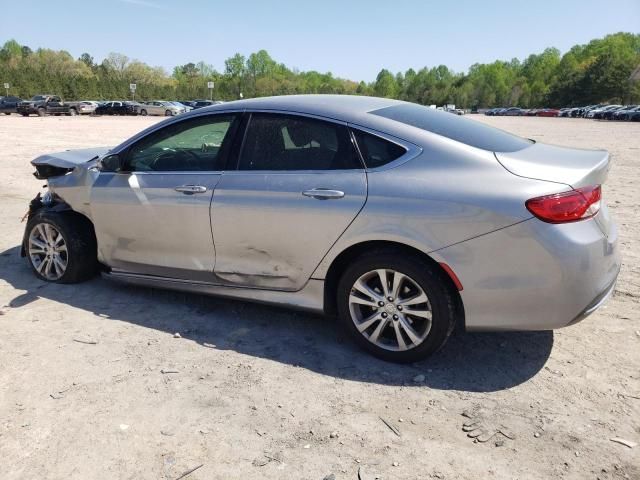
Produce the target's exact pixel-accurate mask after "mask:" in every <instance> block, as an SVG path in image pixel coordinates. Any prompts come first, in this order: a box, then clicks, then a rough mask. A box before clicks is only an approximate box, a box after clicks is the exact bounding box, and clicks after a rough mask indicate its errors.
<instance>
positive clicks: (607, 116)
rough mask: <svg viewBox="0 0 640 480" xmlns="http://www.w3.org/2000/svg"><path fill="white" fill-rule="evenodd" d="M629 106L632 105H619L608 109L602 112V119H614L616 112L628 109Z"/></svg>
mask: <svg viewBox="0 0 640 480" xmlns="http://www.w3.org/2000/svg"><path fill="white" fill-rule="evenodd" d="M627 108H631V107H618V108H612V109H611V110H607V111H606V112H602V114H600V119H602V120H613V115H614V114H615V113H618V112H620V111H622V110H626V109H627Z"/></svg>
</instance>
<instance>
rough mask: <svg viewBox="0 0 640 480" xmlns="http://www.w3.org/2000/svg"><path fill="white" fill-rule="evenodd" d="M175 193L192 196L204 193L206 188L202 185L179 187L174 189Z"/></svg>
mask: <svg viewBox="0 0 640 480" xmlns="http://www.w3.org/2000/svg"><path fill="white" fill-rule="evenodd" d="M174 190H175V191H176V192H181V193H184V194H185V195H193V194H194V193H205V192H206V191H207V187H205V186H203V185H180V186H179V187H176V188H174Z"/></svg>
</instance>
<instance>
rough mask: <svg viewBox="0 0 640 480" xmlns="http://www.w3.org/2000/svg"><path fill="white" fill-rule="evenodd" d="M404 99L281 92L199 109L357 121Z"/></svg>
mask: <svg viewBox="0 0 640 480" xmlns="http://www.w3.org/2000/svg"><path fill="white" fill-rule="evenodd" d="M403 103H406V102H401V101H399V100H391V99H388V98H379V97H365V96H357V95H283V96H279V97H261V98H251V99H247V100H235V101H232V102H226V103H223V104H220V105H211V106H209V107H205V108H202V109H200V111H216V110H229V109H247V110H284V111H291V112H299V113H306V114H310V115H318V116H321V117H328V118H334V119H336V120H342V121H345V122H358V121H360V120H362V118H363V115H364V114H365V113H368V112H370V111H372V110H378V109H380V108H385V107H390V106H393V105H399V104H403Z"/></svg>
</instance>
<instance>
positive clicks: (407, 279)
mask: <svg viewBox="0 0 640 480" xmlns="http://www.w3.org/2000/svg"><path fill="white" fill-rule="evenodd" d="M454 295H455V294H454V292H453V291H452V288H451V287H450V285H449V284H448V282H447V281H446V279H445V277H444V274H443V273H442V272H440V271H439V270H438V268H437V267H436V266H434V265H432V264H430V263H428V262H426V261H424V260H422V259H420V258H418V257H415V258H411V257H408V256H407V255H406V254H403V253H396V252H392V251H387V250H381V251H374V252H369V253H367V254H364V255H362V256H360V257H358V258H357V259H356V260H355V261H354V262H353V263H352V264H351V266H349V267H348V268H347V270H346V271H345V272H344V274H343V275H342V278H341V279H340V282H339V284H338V291H337V303H338V313H339V317H340V320H341V322H342V324H343V326H344V327H345V328H346V329H347V331H348V332H349V333H350V334H351V336H352V337H353V338H354V339H355V341H356V342H357V343H358V344H359V345H360V346H362V347H363V348H364V349H366V350H368V351H369V352H370V353H372V354H373V355H375V356H377V357H379V358H382V359H383V360H388V361H392V362H401V363H406V362H415V361H418V360H422V359H424V358H426V357H428V356H429V355H431V354H432V353H434V352H436V351H437V350H438V349H440V348H441V347H442V346H443V345H444V343H445V342H446V340H447V338H448V337H449V335H450V334H451V332H452V330H453V327H454V325H455V311H456V309H455V296H454Z"/></svg>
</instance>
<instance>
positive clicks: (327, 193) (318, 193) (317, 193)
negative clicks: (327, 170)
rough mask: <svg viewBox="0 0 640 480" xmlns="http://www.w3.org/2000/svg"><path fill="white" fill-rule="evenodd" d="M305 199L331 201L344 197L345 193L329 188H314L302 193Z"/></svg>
mask: <svg viewBox="0 0 640 480" xmlns="http://www.w3.org/2000/svg"><path fill="white" fill-rule="evenodd" d="M302 195H304V196H305V197H312V198H316V199H318V200H330V199H334V198H342V197H344V192H341V191H340V190H329V189H327V188H312V189H311V190H305V191H304V192H302Z"/></svg>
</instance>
